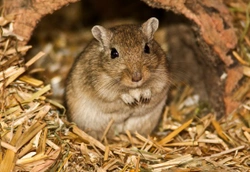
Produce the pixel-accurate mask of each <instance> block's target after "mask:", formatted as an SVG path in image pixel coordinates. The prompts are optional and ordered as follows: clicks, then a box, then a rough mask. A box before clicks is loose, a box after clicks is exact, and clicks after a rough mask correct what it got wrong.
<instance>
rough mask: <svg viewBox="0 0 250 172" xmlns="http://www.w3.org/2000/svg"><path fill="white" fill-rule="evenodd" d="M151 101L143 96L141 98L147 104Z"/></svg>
mask: <svg viewBox="0 0 250 172" xmlns="http://www.w3.org/2000/svg"><path fill="white" fill-rule="evenodd" d="M149 101H150V99H149V98H143V97H141V98H140V102H141V103H144V104H147V103H149Z"/></svg>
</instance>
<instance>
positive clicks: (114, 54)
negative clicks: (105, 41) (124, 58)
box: [111, 48, 119, 59]
mask: <svg viewBox="0 0 250 172" xmlns="http://www.w3.org/2000/svg"><path fill="white" fill-rule="evenodd" d="M116 57H119V53H118V52H117V50H116V49H115V48H111V58H112V59H115V58H116Z"/></svg>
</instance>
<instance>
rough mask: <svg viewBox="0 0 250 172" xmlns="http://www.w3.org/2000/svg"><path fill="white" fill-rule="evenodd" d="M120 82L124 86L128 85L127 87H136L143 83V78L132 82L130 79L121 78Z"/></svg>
mask: <svg viewBox="0 0 250 172" xmlns="http://www.w3.org/2000/svg"><path fill="white" fill-rule="evenodd" d="M121 83H122V84H123V85H124V86H126V87H129V88H138V87H141V86H142V85H143V84H144V83H145V80H144V79H143V78H142V79H141V80H140V81H137V82H133V81H132V80H126V79H123V80H121Z"/></svg>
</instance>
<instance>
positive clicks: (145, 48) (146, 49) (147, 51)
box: [144, 43, 150, 54]
mask: <svg viewBox="0 0 250 172" xmlns="http://www.w3.org/2000/svg"><path fill="white" fill-rule="evenodd" d="M144 53H147V54H149V53H150V48H149V46H148V44H147V43H146V44H145V46H144Z"/></svg>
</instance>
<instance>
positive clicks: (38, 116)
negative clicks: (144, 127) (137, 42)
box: [0, 2, 250, 172]
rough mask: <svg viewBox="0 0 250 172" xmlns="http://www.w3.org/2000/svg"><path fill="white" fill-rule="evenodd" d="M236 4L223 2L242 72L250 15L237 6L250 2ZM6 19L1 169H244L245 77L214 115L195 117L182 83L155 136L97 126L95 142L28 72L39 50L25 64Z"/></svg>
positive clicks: (0, 56) (1, 54) (249, 120)
mask: <svg viewBox="0 0 250 172" xmlns="http://www.w3.org/2000/svg"><path fill="white" fill-rule="evenodd" d="M241 3H243V2H241ZM241 3H229V4H228V6H229V7H231V9H232V10H234V11H235V12H234V17H235V19H237V20H238V19H239V20H240V21H241V22H242V23H244V24H242V25H244V27H239V30H240V31H242V33H241V34H240V35H241V40H240V45H239V49H238V50H237V51H235V52H234V53H233V54H234V56H235V58H236V59H237V60H238V61H239V62H240V63H241V64H242V65H244V66H243V67H244V71H245V72H244V74H245V75H246V77H249V71H250V69H249V66H250V62H249V52H250V41H249V39H250V34H249V29H248V28H249V14H248V13H246V11H247V10H246V9H244V8H243V9H242V10H236V6H237V7H238V6H240V7H248V9H250V8H249V6H250V5H249V4H245V3H243V4H241ZM237 9H238V8H237ZM13 20H14V16H1V17H0V27H1V31H2V32H1V35H0V66H1V67H0V70H1V71H0V96H1V99H0V108H1V109H0V110H1V121H0V122H1V132H0V133H1V151H0V169H1V172H9V171H31V172H32V171H33V172H37V171H46V170H48V169H49V171H71V172H72V171H99V172H102V171H130V172H138V171H155V172H157V171H168V170H169V171H205V170H206V171H219V170H220V171H250V128H249V126H250V101H249V100H248V99H246V96H245V95H247V94H249V89H250V87H249V86H248V85H249V84H248V83H245V84H242V85H239V92H238V93H237V95H235V96H236V98H237V99H238V100H241V101H242V104H241V105H240V106H239V107H238V109H236V110H235V111H234V112H233V113H232V114H230V115H229V116H225V117H223V118H222V119H221V120H220V121H217V120H216V119H215V115H214V114H213V112H207V114H206V115H204V116H203V117H198V116H197V114H199V113H200V112H202V111H203V110H204V109H206V108H204V107H202V106H201V105H200V104H199V102H196V101H195V97H194V95H193V91H192V89H191V88H189V87H187V86H186V87H184V89H183V90H182V91H181V92H177V93H176V95H175V97H176V99H175V100H173V101H172V102H171V104H169V105H168V106H166V108H165V112H164V114H163V117H162V120H161V123H160V125H159V127H158V130H157V131H156V132H155V135H154V136H148V137H144V136H142V135H140V134H139V133H130V132H129V131H127V132H126V133H125V134H123V135H119V136H117V137H116V138H114V140H107V139H106V138H105V133H106V132H104V137H103V140H102V142H100V141H98V140H96V139H94V138H92V137H91V136H89V135H88V134H86V133H85V132H84V131H82V130H80V129H79V128H78V127H77V126H75V125H74V124H71V123H69V122H67V120H65V116H64V113H65V109H64V107H63V106H62V105H60V104H59V103H57V102H54V101H52V100H49V99H48V95H49V94H50V91H51V87H50V85H45V84H44V82H43V81H41V80H38V79H36V78H33V77H32V76H31V75H29V73H27V69H28V68H29V67H30V66H31V65H32V64H33V63H34V62H36V61H37V60H38V59H40V58H42V56H43V55H44V54H43V53H42V52H40V53H38V54H37V55H36V56H34V57H33V58H32V59H31V60H30V61H28V62H26V63H24V59H23V55H24V54H25V53H26V52H27V50H28V49H30V48H31V46H17V41H22V37H20V36H18V35H16V34H15V33H13V32H12V22H13ZM192 100H193V101H192ZM190 102H191V103H190ZM203 113H204V112H203ZM190 114H191V115H190ZM187 116H188V117H187ZM187 118H189V120H187ZM183 121H186V122H183ZM181 123H182V124H181ZM110 124H112V121H111V123H110Z"/></svg>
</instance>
